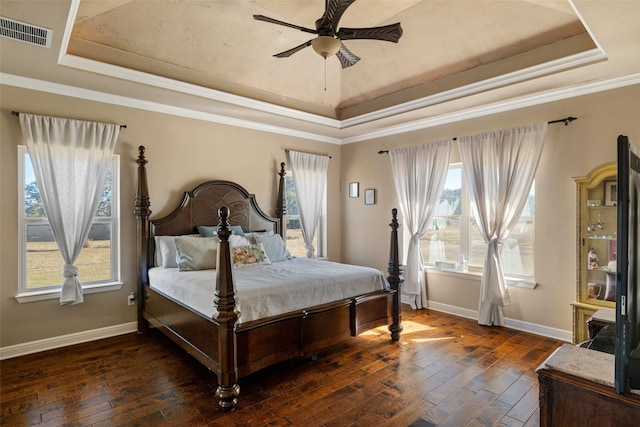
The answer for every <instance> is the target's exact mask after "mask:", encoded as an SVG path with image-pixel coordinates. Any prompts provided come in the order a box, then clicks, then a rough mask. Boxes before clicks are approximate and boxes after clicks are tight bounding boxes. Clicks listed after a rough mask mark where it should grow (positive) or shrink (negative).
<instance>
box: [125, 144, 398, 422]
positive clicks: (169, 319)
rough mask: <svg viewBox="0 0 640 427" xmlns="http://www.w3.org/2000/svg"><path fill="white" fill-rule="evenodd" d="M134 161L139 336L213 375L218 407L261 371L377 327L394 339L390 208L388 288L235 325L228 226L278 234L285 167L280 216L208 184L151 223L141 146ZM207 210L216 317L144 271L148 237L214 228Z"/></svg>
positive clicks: (394, 226)
mask: <svg viewBox="0 0 640 427" xmlns="http://www.w3.org/2000/svg"><path fill="white" fill-rule="evenodd" d="M137 163H138V187H137V193H136V198H135V214H136V218H137V233H138V243H137V246H138V283H139V289H138V291H139V292H138V294H139V295H140V298H139V306H138V325H139V326H138V331H139V332H140V333H144V332H145V331H146V330H147V327H148V325H149V324H151V326H153V327H156V328H158V329H159V330H160V331H162V332H163V333H164V334H166V335H167V336H168V337H170V338H171V339H172V340H173V341H174V342H176V343H177V344H178V345H179V346H181V347H182V348H184V349H185V350H186V351H187V352H188V353H189V354H191V355H192V356H194V357H195V358H196V359H197V360H199V361H200V362H201V363H203V364H204V365H205V366H207V368H209V369H210V370H212V371H213V372H215V373H216V375H217V380H218V389H217V391H216V396H217V397H218V399H219V405H220V407H221V408H222V409H223V410H232V409H233V408H234V406H235V405H236V403H237V400H238V396H239V393H240V388H239V386H238V379H239V378H240V377H243V376H246V375H249V374H251V373H253V372H256V371H258V370H260V369H262V368H264V367H266V366H269V365H272V364H274V363H277V362H281V361H284V360H288V359H291V358H294V357H300V356H304V355H307V354H310V353H313V352H316V351H319V350H322V349H325V348H327V347H329V346H332V345H335V344H337V343H340V342H342V341H344V340H345V339H348V338H349V337H350V336H356V335H358V334H359V333H361V332H363V331H365V330H368V329H371V328H374V327H378V326H382V325H389V330H390V332H391V339H392V341H397V340H398V339H399V337H400V333H401V331H402V324H401V317H402V316H401V310H400V285H401V283H402V277H401V270H400V264H399V258H398V235H397V231H398V227H399V224H398V221H397V210H396V209H393V211H392V221H391V224H390V227H391V246H390V256H389V276H388V282H389V284H390V287H391V288H390V289H388V290H384V291H377V292H373V293H369V294H366V295H360V296H357V297H352V298H346V299H343V300H340V301H335V302H332V303H328V304H323V305H319V306H314V307H309V308H306V309H304V310H298V311H295V312H290V313H286V314H282V315H278V316H273V317H269V318H267V319H260V320H256V321H251V322H244V323H241V324H238V323H237V320H238V313H237V312H236V306H237V305H236V296H235V284H234V278H233V269H232V263H231V254H230V248H229V236H230V235H231V231H230V229H229V227H230V226H231V225H242V226H243V229H245V230H247V231H253V230H255V231H258V230H271V229H273V230H274V232H276V233H281V232H282V223H283V216H284V214H285V213H286V211H285V209H284V204H283V194H282V192H283V190H282V189H283V188H284V164H281V170H280V173H279V175H280V185H279V196H278V206H277V207H276V212H277V214H278V216H279V218H271V217H269V216H268V215H266V214H265V213H264V212H263V211H262V210H260V208H259V207H258V206H257V204H256V203H255V198H254V196H253V195H250V194H249V193H247V192H246V190H244V189H243V188H242V187H240V186H239V185H238V184H235V183H231V182H228V181H210V182H208V183H204V184H202V185H200V186H198V187H197V188H196V189H195V190H194V191H192V192H189V193H185V197H184V200H183V201H182V203H181V205H180V206H179V207H178V208H177V209H176V210H175V211H174V212H172V213H171V214H170V215H168V216H167V217H165V218H161V219H158V220H153V221H150V220H149V216H150V214H151V210H150V209H149V207H150V201H149V194H148V188H147V176H146V164H147V160H146V159H145V151H144V147H140V148H139V157H138V159H137ZM228 205H232V206H233V208H232V209H233V213H230V210H229V207H228ZM213 208H215V209H213ZM212 209H213V210H212ZM212 212H214V214H213V215H214V216H215V220H216V223H217V224H218V225H219V230H218V237H219V239H220V243H219V247H218V262H217V275H216V284H215V296H214V297H213V298H214V305H215V307H216V312H217V315H216V316H215V317H213V318H208V317H206V316H203V315H202V314H200V313H198V312H196V311H194V310H192V309H190V308H189V307H186V306H185V305H184V304H182V303H180V302H179V301H176V300H173V299H172V298H170V297H168V296H167V295H164V294H162V293H160V292H158V291H155V290H153V289H151V288H150V287H149V277H148V270H149V268H150V267H151V266H153V264H154V261H153V259H152V254H153V247H154V239H153V236H154V233H158V234H163V235H180V234H189V233H193V232H194V227H195V226H196V225H213V223H212V218H211V216H212ZM216 212H217V214H216Z"/></svg>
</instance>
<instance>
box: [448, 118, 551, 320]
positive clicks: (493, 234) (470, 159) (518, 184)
mask: <svg viewBox="0 0 640 427" xmlns="http://www.w3.org/2000/svg"><path fill="white" fill-rule="evenodd" d="M546 132H547V123H540V124H534V125H528V126H523V127H518V128H513V129H505V130H501V131H495V132H485V133H481V134H478V135H471V136H465V137H462V138H460V139H459V144H460V156H461V158H462V170H463V173H464V176H465V178H466V181H467V185H468V188H469V195H470V197H469V199H470V200H471V207H472V209H473V214H474V216H475V219H476V221H477V223H478V226H479V228H480V232H481V233H482V235H483V236H484V240H485V242H486V243H487V256H486V259H485V264H484V273H483V275H482V281H481V286H480V302H479V309H478V312H479V315H478V323H480V324H481V325H501V326H504V324H505V320H504V313H503V307H504V306H507V305H509V304H510V303H511V300H510V297H509V291H508V290H507V286H506V283H505V278H504V274H503V271H502V265H501V262H500V253H499V251H498V247H499V244H500V243H502V242H504V241H505V239H507V237H509V233H511V230H513V228H514V227H515V226H516V225H517V223H518V219H519V218H520V215H521V213H522V209H523V208H524V206H525V204H526V202H527V197H528V195H529V191H530V190H531V184H532V183H533V179H534V177H535V174H536V169H537V167H538V162H539V161H540V155H541V154H542V146H543V144H544V137H545V135H546Z"/></svg>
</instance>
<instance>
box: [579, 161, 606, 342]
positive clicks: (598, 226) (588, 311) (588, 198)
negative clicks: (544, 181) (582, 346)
mask: <svg viewBox="0 0 640 427" xmlns="http://www.w3.org/2000/svg"><path fill="white" fill-rule="evenodd" d="M616 172H617V165H616V162H610V163H605V164H603V165H601V166H598V167H597V168H595V169H593V170H592V171H591V172H589V174H588V175H587V176H584V177H579V178H575V181H576V186H577V188H576V203H577V206H576V214H577V219H576V269H577V271H576V279H577V280H576V301H575V302H573V303H572V306H573V342H574V343H580V342H583V341H585V340H587V339H589V334H588V330H587V324H586V321H587V320H588V319H589V318H590V317H591V316H592V315H593V314H594V313H595V312H596V311H597V310H599V309H601V308H603V307H612V308H613V307H615V299H616V297H615V268H613V269H612V270H610V269H609V265H610V261H615V260H616V238H617V236H616V231H617V221H616V219H617V212H616V206H615V201H616V193H615V191H616ZM610 271H613V274H611V273H610Z"/></svg>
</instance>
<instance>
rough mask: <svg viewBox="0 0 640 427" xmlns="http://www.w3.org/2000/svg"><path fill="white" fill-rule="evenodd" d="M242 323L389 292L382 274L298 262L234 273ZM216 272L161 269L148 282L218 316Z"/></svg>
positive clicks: (327, 263)
mask: <svg viewBox="0 0 640 427" xmlns="http://www.w3.org/2000/svg"><path fill="white" fill-rule="evenodd" d="M233 275H234V278H235V283H236V297H237V299H238V309H239V311H240V318H239V322H249V321H252V320H257V319H262V318H266V317H270V316H275V315H278V314H282V313H287V312H291V311H295V310H301V309H304V308H307V307H311V306H314V305H319V304H325V303H329V302H332V301H337V300H340V299H344V298H349V297H354V296H357V295H362V294H365V293H368V292H373V291H376V290H382V289H387V287H388V285H387V281H386V279H385V278H384V276H383V275H382V273H381V272H380V271H378V270H376V269H373V268H369V267H360V266H354V265H348V264H338V263H335V262H330V261H319V260H314V259H307V258H293V259H291V260H288V261H282V262H275V263H273V264H271V265H258V266H253V267H248V268H241V269H235V270H234V272H233ZM215 280H216V270H200V271H178V269H177V268H161V267H156V268H152V269H150V270H149V282H150V285H151V287H152V288H153V289H156V290H158V291H160V292H162V293H164V294H166V295H168V296H170V297H172V298H174V299H176V300H178V301H180V302H182V303H183V304H185V305H187V306H189V307H191V308H192V309H194V310H196V311H198V312H200V313H202V314H204V315H205V316H209V317H211V316H214V315H215V314H217V313H216V311H215V309H214V307H213V298H214V289H215Z"/></svg>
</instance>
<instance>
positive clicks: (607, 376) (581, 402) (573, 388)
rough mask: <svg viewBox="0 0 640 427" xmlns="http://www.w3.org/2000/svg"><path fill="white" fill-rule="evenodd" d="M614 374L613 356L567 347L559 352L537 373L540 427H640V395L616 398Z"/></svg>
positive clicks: (622, 395)
mask: <svg viewBox="0 0 640 427" xmlns="http://www.w3.org/2000/svg"><path fill="white" fill-rule="evenodd" d="M613 371H614V357H613V355H612V354H607V353H602V352H599V351H594V350H588V349H585V348H580V347H576V346H573V345H570V344H564V345H563V346H561V347H560V348H558V349H557V350H556V351H555V352H554V353H553V354H552V355H551V356H549V358H547V360H546V361H545V362H544V363H543V364H542V365H540V367H538V369H537V370H536V372H537V373H538V381H539V383H540V426H541V427H547V426H557V427H567V426H580V427H589V426H594V427H596V426H597V427H603V426H612V427H613V426H615V427H625V426H629V427H631V426H633V427H636V426H638V425H640V395H639V394H616V391H615V388H614V385H613ZM638 393H640V390H639V391H638Z"/></svg>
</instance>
